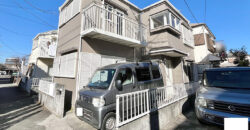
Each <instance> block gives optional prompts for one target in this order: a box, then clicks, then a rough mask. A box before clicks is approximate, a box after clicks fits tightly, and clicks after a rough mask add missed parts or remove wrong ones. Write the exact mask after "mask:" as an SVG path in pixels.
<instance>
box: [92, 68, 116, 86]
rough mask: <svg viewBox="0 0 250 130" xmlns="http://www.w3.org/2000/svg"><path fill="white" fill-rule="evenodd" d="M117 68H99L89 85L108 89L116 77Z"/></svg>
mask: <svg viewBox="0 0 250 130" xmlns="http://www.w3.org/2000/svg"><path fill="white" fill-rule="evenodd" d="M114 74H115V69H103V70H97V71H96V72H95V74H94V75H93V77H92V79H91V80H90V82H89V84H88V87H90V88H97V89H107V88H108V87H109V85H110V83H111V81H112V79H113V77H114Z"/></svg>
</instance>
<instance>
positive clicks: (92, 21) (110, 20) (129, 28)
mask: <svg viewBox="0 0 250 130" xmlns="http://www.w3.org/2000/svg"><path fill="white" fill-rule="evenodd" d="M82 22H83V31H85V30H88V29H99V30H101V31H105V32H110V33H112V34H115V35H117V36H123V37H125V38H129V39H132V40H137V41H140V42H142V43H143V42H144V43H145V42H146V35H147V33H146V32H147V29H146V27H145V26H144V25H143V24H139V22H137V21H135V20H133V19H130V18H128V17H126V16H125V14H122V13H119V12H112V11H109V10H107V9H105V8H103V7H101V6H99V5H97V4H92V5H90V6H89V7H87V8H86V9H84V11H83V20H82Z"/></svg>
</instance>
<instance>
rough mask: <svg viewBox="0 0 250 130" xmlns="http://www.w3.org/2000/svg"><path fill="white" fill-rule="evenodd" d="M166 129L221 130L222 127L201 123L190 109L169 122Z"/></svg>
mask: <svg viewBox="0 0 250 130" xmlns="http://www.w3.org/2000/svg"><path fill="white" fill-rule="evenodd" d="M166 130H223V128H222V127H220V126H216V125H206V124H201V123H200V122H199V121H198V120H197V119H196V116H195V113H194V111H193V110H192V111H190V112H188V113H186V114H183V115H180V116H179V117H178V118H177V120H175V121H173V122H171V123H169V124H168V125H167V127H166Z"/></svg>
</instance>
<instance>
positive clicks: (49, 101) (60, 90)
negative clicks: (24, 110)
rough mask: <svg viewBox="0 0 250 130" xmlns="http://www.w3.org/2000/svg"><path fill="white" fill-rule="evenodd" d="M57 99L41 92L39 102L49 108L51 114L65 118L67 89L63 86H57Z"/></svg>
mask: <svg viewBox="0 0 250 130" xmlns="http://www.w3.org/2000/svg"><path fill="white" fill-rule="evenodd" d="M55 93H56V94H55V97H52V96H50V95H48V94H46V93H43V92H41V91H39V102H40V103H41V104H42V105H43V106H44V107H45V108H47V109H48V110H49V111H50V112H51V113H53V114H55V115H56V116H58V117H60V118H63V116H64V99H65V88H64V86H62V85H59V84H56V86H55Z"/></svg>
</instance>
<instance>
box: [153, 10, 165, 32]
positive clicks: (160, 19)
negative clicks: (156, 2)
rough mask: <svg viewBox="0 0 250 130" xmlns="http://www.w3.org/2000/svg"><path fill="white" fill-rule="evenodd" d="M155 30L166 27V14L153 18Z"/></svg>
mask: <svg viewBox="0 0 250 130" xmlns="http://www.w3.org/2000/svg"><path fill="white" fill-rule="evenodd" d="M152 22H153V29H155V28H158V27H160V26H164V14H161V15H158V16H155V17H152Z"/></svg>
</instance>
